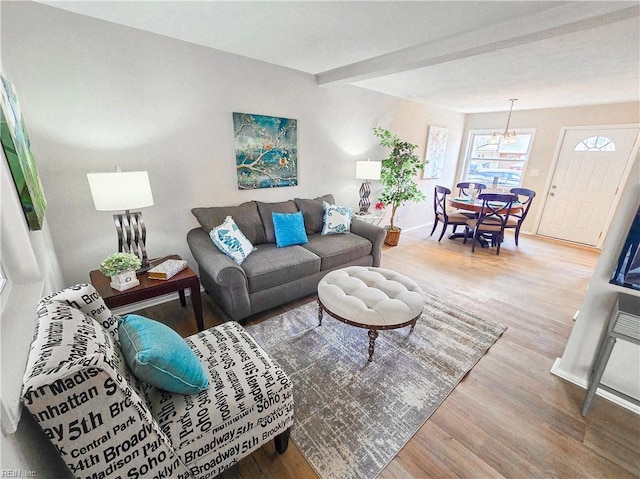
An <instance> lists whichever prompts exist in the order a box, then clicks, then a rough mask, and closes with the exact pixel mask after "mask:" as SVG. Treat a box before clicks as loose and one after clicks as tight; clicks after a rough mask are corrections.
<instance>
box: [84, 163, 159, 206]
mask: <svg viewBox="0 0 640 479" xmlns="http://www.w3.org/2000/svg"><path fill="white" fill-rule="evenodd" d="M87 179H88V180H89V188H90V189H91V196H92V197H93V204H94V205H95V207H96V210H98V211H122V210H132V209H136V208H145V207H147V206H152V205H153V195H152V193H151V184H150V183H149V174H148V173H147V172H146V171H115V172H110V173H87Z"/></svg>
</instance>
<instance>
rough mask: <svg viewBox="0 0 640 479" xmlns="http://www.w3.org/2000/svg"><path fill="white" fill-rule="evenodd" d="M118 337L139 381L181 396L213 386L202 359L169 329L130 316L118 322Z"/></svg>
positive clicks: (146, 319) (135, 316)
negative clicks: (210, 383) (201, 361)
mask: <svg viewBox="0 0 640 479" xmlns="http://www.w3.org/2000/svg"><path fill="white" fill-rule="evenodd" d="M118 334H119V335H120V349H121V350H122V354H123V356H124V359H125V361H126V362H127V364H128V365H129V368H130V369H131V371H132V372H133V374H134V375H135V376H136V377H137V378H138V379H141V380H143V381H145V382H147V383H149V384H151V385H153V386H156V387H159V388H161V389H164V390H166V391H169V392H172V393H178V394H198V393H199V392H201V391H204V390H205V389H207V388H208V387H209V382H208V380H207V375H206V373H205V371H204V367H203V366H202V364H201V363H200V360H199V359H198V357H197V356H196V355H195V353H194V352H193V350H192V349H191V348H190V347H189V345H188V344H187V343H186V341H185V340H184V339H182V337H180V335H179V334H178V333H176V332H175V331H174V330H173V329H171V328H170V327H169V326H166V325H164V324H162V323H159V322H158V321H154V320H152V319H149V318H145V317H144V316H139V315H137V314H127V315H126V316H124V317H123V318H121V319H120V321H119V322H118Z"/></svg>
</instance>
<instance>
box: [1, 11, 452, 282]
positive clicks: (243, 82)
mask: <svg viewBox="0 0 640 479" xmlns="http://www.w3.org/2000/svg"><path fill="white" fill-rule="evenodd" d="M2 8H3V32H2V35H3V38H2V40H3V42H2V43H3V52H2V54H3V63H4V68H5V71H6V74H7V75H8V77H9V78H10V80H11V81H12V82H13V83H14V84H15V85H16V87H17V89H18V92H19V93H20V95H21V99H22V103H23V110H24V113H25V116H26V118H27V120H28V124H29V128H30V131H31V138H32V143H33V145H34V149H35V150H37V152H36V153H37V158H38V161H39V165H40V169H41V176H42V182H43V185H44V188H45V190H46V192H47V197H48V199H49V209H48V217H49V222H50V224H51V229H52V234H53V240H54V244H55V248H56V251H57V252H58V255H59V257H60V263H61V265H62V270H63V274H64V279H65V281H66V282H67V283H76V282H80V281H87V280H88V272H89V271H90V270H91V269H95V268H96V266H97V265H98V264H99V262H100V261H101V260H102V259H103V258H104V256H106V255H107V254H108V253H111V252H113V251H114V250H115V249H116V247H117V245H116V235H115V231H114V228H113V223H112V220H111V213H106V212H97V211H95V210H94V208H93V204H92V200H91V195H90V192H89V187H88V184H87V180H86V173H87V172H92V171H111V170H113V168H114V167H115V166H116V165H119V166H121V167H122V169H123V170H138V169H140V170H147V171H148V172H149V177H150V180H151V187H152V189H153V194H154V199H155V205H154V206H152V207H150V208H146V209H144V210H143V216H144V219H145V222H146V225H147V232H148V245H147V246H148V250H149V254H150V257H159V256H164V255H166V254H170V253H178V254H180V255H182V256H183V257H185V258H186V259H188V260H189V261H192V258H191V256H190V254H189V251H188V246H187V244H186V241H185V236H186V233H187V231H188V230H189V229H190V228H192V227H195V226H197V223H196V222H195V219H194V218H193V216H192V215H191V213H190V209H191V208H193V207H196V206H212V205H232V204H237V203H240V202H243V201H248V200H253V199H258V200H262V201H275V200H284V199H289V198H293V197H311V196H316V195H321V194H325V193H327V192H332V193H333V194H334V195H335V197H336V201H337V202H339V203H342V204H348V205H351V206H356V205H357V203H358V199H359V198H358V188H359V186H360V182H359V181H358V180H356V179H355V162H356V160H361V159H366V158H369V157H370V158H371V159H372V160H376V159H382V158H383V157H384V156H386V153H387V152H386V151H385V150H384V149H382V148H381V147H379V146H378V143H377V139H376V138H375V137H374V136H373V134H372V127H374V126H376V125H378V126H382V127H385V128H390V129H392V130H394V131H395V132H396V133H397V134H398V135H400V136H401V137H402V138H403V139H406V140H409V141H411V142H413V143H416V144H418V145H419V146H420V150H419V154H420V155H422V154H423V152H424V146H425V142H426V133H427V127H428V125H429V124H437V125H441V126H447V127H449V128H450V137H449V154H450V158H449V159H448V160H449V165H450V170H449V172H448V173H446V174H449V175H450V177H449V178H448V179H445V180H446V181H447V182H450V181H451V179H452V175H453V170H452V169H451V168H453V167H454V166H453V165H454V162H455V161H456V156H457V152H458V151H459V148H460V141H461V138H462V127H463V122H464V115H462V114H459V113H455V112H450V111H447V110H442V109H438V108H432V107H427V106H424V105H417V104H415V103H411V102H406V101H400V100H397V99H394V98H392V97H389V96H385V95H381V94H378V93H374V92H369V91H366V90H361V89H358V88H355V87H350V86H341V87H334V88H326V87H322V88H321V87H318V86H317V85H316V83H315V81H314V78H313V76H311V75H307V74H302V73H299V72H296V71H293V70H288V69H284V68H280V67H276V66H273V65H270V64H266V63H262V62H257V61H254V60H250V59H247V58H243V57H239V56H235V55H230V54H226V53H222V52H219V51H216V50H212V49H208V48H204V47H199V46H196V45H192V44H189V43H185V42H180V41H175V40H171V39H168V38H165V37H162V36H159V35H154V34H150V33H145V32H140V31H137V30H134V29H131V28H128V27H122V26H118V25H115V24H111V23H107V22H103V21H100V20H95V19H91V18H88V17H83V16H80V15H76V14H73V13H69V12H66V11H61V10H57V9H53V8H51V7H48V6H44V5H39V4H33V3H27V2H9V3H7V2H4V3H3V4H2ZM26 32H28V34H25V33H26ZM234 111H237V112H246V113H258V114H265V115H274V116H283V117H287V118H296V119H297V120H298V166H299V186H297V187H289V188H274V189H262V190H251V191H239V190H238V189H237V185H236V174H235V151H234V143H233V130H232V112H234ZM435 182H436V180H428V181H427V180H421V181H420V185H421V188H422V189H424V191H426V192H427V193H429V192H430V190H432V189H433V186H434V185H435ZM372 190H373V193H372V199H375V198H376V194H377V193H379V191H380V189H379V185H377V184H375V183H374V185H372ZM431 209H432V207H431V202H425V203H423V204H421V205H411V206H408V207H407V208H405V209H404V210H403V211H401V213H400V218H399V225H400V226H402V227H403V228H411V227H415V226H419V225H423V224H427V223H429V222H430V221H431V220H430V219H429V218H430V217H431V216H432V213H431ZM192 264H193V263H192Z"/></svg>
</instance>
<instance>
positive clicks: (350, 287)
mask: <svg viewBox="0 0 640 479" xmlns="http://www.w3.org/2000/svg"><path fill="white" fill-rule="evenodd" d="M318 299H319V300H320V302H321V303H322V305H323V306H324V307H325V308H326V309H327V310H328V311H329V312H330V313H333V314H334V315H336V316H340V317H341V318H343V319H345V320H347V321H350V322H353V323H357V324H362V325H363V326H372V327H374V328H376V329H386V328H389V329H391V328H395V327H398V325H400V324H403V323H408V322H410V321H412V320H414V319H416V318H417V317H418V316H419V315H420V314H421V313H422V309H423V307H424V297H423V293H422V290H421V289H420V286H418V285H417V284H416V282H415V281H413V280H412V279H409V278H407V277H406V276H404V275H401V274H400V273H396V272H395V271H391V270H389V269H383V268H374V267H365V266H349V267H347V268H342V269H338V270H336V271H332V272H330V273H328V274H327V275H325V277H324V278H322V280H321V281H320V283H319V284H318Z"/></svg>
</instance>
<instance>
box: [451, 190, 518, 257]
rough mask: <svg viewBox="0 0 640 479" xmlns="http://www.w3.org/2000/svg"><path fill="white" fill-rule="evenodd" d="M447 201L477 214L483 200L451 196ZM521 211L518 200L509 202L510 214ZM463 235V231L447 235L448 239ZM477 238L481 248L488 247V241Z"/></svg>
mask: <svg viewBox="0 0 640 479" xmlns="http://www.w3.org/2000/svg"><path fill="white" fill-rule="evenodd" d="M447 201H448V203H449V206H451V207H452V208H455V209H457V210H464V211H469V212H471V213H476V214H478V215H479V214H480V212H481V211H482V204H483V201H482V200H481V199H477V198H476V199H472V198H471V197H470V196H457V197H453V198H448V199H447ZM505 210H506V209H505ZM521 211H522V204H521V203H520V202H519V201H514V202H513V203H512V204H511V208H509V214H510V215H514V214H519V213H520V212H521ZM505 212H506V211H505ZM470 219H471V218H470ZM464 237H465V233H464V232H460V233H452V234H451V235H449V239H450V240H454V239H459V238H464ZM479 240H480V244H481V245H482V247H483V248H486V247H488V243H487V242H486V241H483V238H479Z"/></svg>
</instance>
